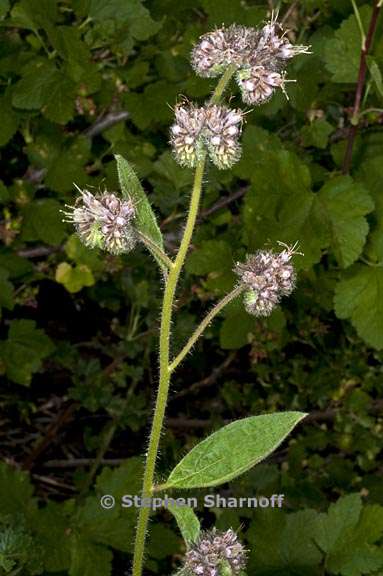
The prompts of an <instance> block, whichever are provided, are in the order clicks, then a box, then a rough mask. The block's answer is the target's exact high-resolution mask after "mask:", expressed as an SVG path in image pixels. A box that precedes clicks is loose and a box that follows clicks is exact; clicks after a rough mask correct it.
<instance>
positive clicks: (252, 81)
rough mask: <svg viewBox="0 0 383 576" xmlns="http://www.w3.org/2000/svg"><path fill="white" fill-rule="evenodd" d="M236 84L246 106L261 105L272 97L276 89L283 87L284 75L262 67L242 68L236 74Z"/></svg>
mask: <svg viewBox="0 0 383 576" xmlns="http://www.w3.org/2000/svg"><path fill="white" fill-rule="evenodd" d="M237 82H238V85H239V87H240V90H241V94H242V99H243V101H244V102H245V103H246V104H263V103H264V102H267V100H269V99H270V98H271V96H272V95H273V93H274V91H275V89H276V88H282V90H284V87H285V82H286V80H285V75H284V73H282V74H280V73H279V72H275V71H272V70H268V69H267V68H265V67H264V66H253V67H252V68H244V69H242V70H239V71H238V73H237Z"/></svg>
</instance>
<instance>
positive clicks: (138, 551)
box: [133, 66, 235, 576]
mask: <svg viewBox="0 0 383 576" xmlns="http://www.w3.org/2000/svg"><path fill="white" fill-rule="evenodd" d="M234 72H235V68H234V67H232V66H229V67H228V68H227V70H226V72H225V73H224V74H223V76H222V77H221V79H220V81H219V82H218V84H217V87H216V89H215V90H214V93H213V95H212V97H211V99H210V103H211V104H217V103H218V102H219V101H220V99H221V97H222V95H223V93H224V91H225V88H226V87H227V85H228V83H229V81H230V79H231V77H232V76H233V74H234ZM205 164H206V152H204V154H203V156H202V157H201V158H200V160H199V161H198V164H197V166H196V170H195V176H194V184H193V190H192V195H191V199H190V206H189V213H188V217H187V221H186V226H185V230H184V234H183V237H182V240H181V244H180V247H179V250H178V254H177V256H176V259H175V261H174V264H173V266H172V267H171V269H170V270H169V275H168V278H167V281H166V285H165V290H164V297H163V303H162V314H161V328H160V381H159V386H158V392H157V399H156V405H155V410H154V417H153V423H152V430H151V433H150V438H149V447H148V452H147V457H146V464H145V471H144V480H143V486H142V497H143V498H147V497H150V496H151V494H152V492H153V480H154V471H155V466H156V459H157V454H158V447H159V443H160V437H161V430H162V425H163V421H164V416H165V409H166V404H167V399H168V393H169V384H170V369H169V357H170V332H171V320H172V311H173V303H174V297H175V293H176V288H177V284H178V279H179V276H180V273H181V270H182V267H183V264H184V262H185V258H186V254H187V251H188V249H189V246H190V241H191V238H192V235H193V230H194V226H195V222H196V219H197V215H198V208H199V203H200V198H201V191H202V182H203V174H204V171H205ZM149 514H150V508H140V509H139V513H138V523H137V531H136V540H135V544H134V558H133V576H141V574H142V568H143V561H144V550H145V540H146V530H147V526H148V520H149Z"/></svg>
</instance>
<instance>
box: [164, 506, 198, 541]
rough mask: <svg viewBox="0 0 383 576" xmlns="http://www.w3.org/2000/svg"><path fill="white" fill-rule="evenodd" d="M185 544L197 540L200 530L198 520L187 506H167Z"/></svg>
mask: <svg viewBox="0 0 383 576" xmlns="http://www.w3.org/2000/svg"><path fill="white" fill-rule="evenodd" d="M169 511H170V512H171V513H172V514H173V516H174V518H175V519H176V521H177V524H178V528H179V529H180V532H181V534H182V538H183V539H184V541H185V543H186V545H187V546H189V545H190V544H193V543H194V542H197V540H198V536H199V533H200V530H201V526H200V522H199V520H198V518H197V516H196V514H195V512H194V510H193V508H190V507H189V506H169Z"/></svg>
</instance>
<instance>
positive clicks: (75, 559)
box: [69, 537, 113, 576]
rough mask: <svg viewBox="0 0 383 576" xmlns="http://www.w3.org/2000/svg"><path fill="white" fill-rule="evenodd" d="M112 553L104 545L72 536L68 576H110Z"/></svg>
mask: <svg viewBox="0 0 383 576" xmlns="http://www.w3.org/2000/svg"><path fill="white" fill-rule="evenodd" d="M112 560H113V554H112V552H111V551H110V550H107V549H106V548H105V547H104V546H98V545H97V544H92V543H91V542H89V541H87V540H86V539H84V538H81V537H80V538H79V537H74V541H73V545H72V550H71V565H70V570H69V576H94V575H95V574H97V576H110V575H111V574H112Z"/></svg>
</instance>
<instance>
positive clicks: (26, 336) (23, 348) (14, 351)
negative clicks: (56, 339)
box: [1, 320, 53, 386]
mask: <svg viewBox="0 0 383 576" xmlns="http://www.w3.org/2000/svg"><path fill="white" fill-rule="evenodd" d="M52 350H53V344H52V342H51V340H50V339H49V338H48V336H47V335H46V334H45V333H44V331H43V330H40V329H39V328H36V323H35V322H34V321H33V320H12V321H11V324H10V328H9V332H8V339H7V340H6V341H5V342H3V344H2V349H1V359H2V361H3V363H4V364H5V371H6V374H7V376H8V378H9V379H10V380H12V381H13V382H16V383H17V384H23V385H24V386H28V385H29V384H30V382H31V379H32V374H33V373H34V372H37V371H38V370H39V369H40V368H41V363H42V360H43V359H44V358H46V357H47V356H49V354H50V353H51V352H52Z"/></svg>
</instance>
